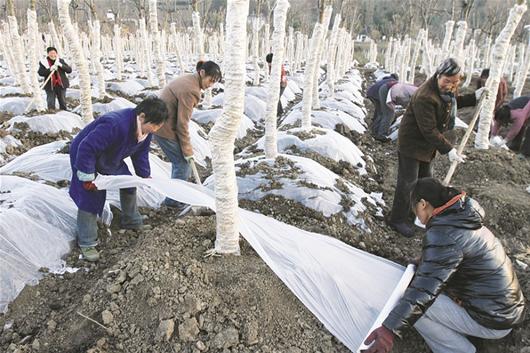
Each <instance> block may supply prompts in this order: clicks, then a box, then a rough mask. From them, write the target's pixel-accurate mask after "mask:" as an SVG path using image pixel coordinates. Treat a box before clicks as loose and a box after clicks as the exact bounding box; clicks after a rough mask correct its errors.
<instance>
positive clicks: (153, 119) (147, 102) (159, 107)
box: [134, 96, 169, 125]
mask: <svg viewBox="0 0 530 353" xmlns="http://www.w3.org/2000/svg"><path fill="white" fill-rule="evenodd" d="M134 112H135V113H136V115H140V114H141V113H144V114H145V120H144V122H145V123H152V124H154V125H160V124H162V123H165V122H166V120H167V118H168V116H169V113H168V111H167V106H166V103H164V101H163V100H162V99H160V98H158V97H154V96H151V97H147V98H146V99H144V100H143V101H141V102H140V103H139V104H138V105H137V106H136V108H134Z"/></svg>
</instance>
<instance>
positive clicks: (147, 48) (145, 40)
mask: <svg viewBox="0 0 530 353" xmlns="http://www.w3.org/2000/svg"><path fill="white" fill-rule="evenodd" d="M140 33H141V34H142V51H143V53H144V60H145V70H146V73H147V81H148V82H149V87H155V80H154V77H153V73H152V72H151V68H152V59H151V41H150V40H149V33H147V28H146V25H145V19H144V18H140Z"/></svg>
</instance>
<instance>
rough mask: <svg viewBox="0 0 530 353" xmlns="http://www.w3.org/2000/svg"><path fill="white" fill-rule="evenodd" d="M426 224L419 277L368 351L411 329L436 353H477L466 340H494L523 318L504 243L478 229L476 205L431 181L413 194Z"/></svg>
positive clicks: (384, 348) (386, 348)
mask: <svg viewBox="0 0 530 353" xmlns="http://www.w3.org/2000/svg"><path fill="white" fill-rule="evenodd" d="M410 199H411V201H410V202H411V205H412V209H413V210H414V213H415V214H416V215H417V216H418V218H419V220H420V221H421V223H423V224H425V225H426V227H427V232H426V234H425V237H424V240H423V250H422V255H421V258H420V260H419V263H418V265H417V269H416V274H415V275H414V278H413V279H412V281H411V283H410V284H409V286H408V288H407V289H406V291H405V293H404V295H403V297H402V298H401V299H400V300H399V301H398V303H397V305H396V306H395V307H394V308H393V309H392V311H391V312H390V313H389V314H388V316H387V317H386V319H385V320H384V321H383V324H382V326H380V327H378V328H377V329H375V330H374V331H373V332H371V333H370V335H369V336H368V337H367V339H366V341H365V344H367V345H370V344H371V346H370V347H369V348H368V349H367V350H366V351H365V352H368V353H376V352H377V353H387V352H390V351H391V349H392V345H393V340H394V337H395V336H400V335H401V333H402V331H403V330H404V329H405V328H406V327H409V326H414V328H415V329H416V330H417V331H418V332H419V333H420V334H421V335H422V336H423V338H424V339H425V342H426V343H427V345H428V346H429V347H430V349H431V350H432V352H433V353H474V352H475V347H474V346H473V344H472V343H471V342H470V341H469V340H468V339H467V337H466V336H474V337H479V338H482V339H499V338H502V337H505V336H506V335H508V334H509V333H510V331H511V330H512V328H513V327H514V326H516V325H518V324H520V323H522V322H523V321H524V316H525V298H524V296H523V293H522V291H521V288H520V286H519V282H518V280H517V275H516V273H515V271H514V268H513V265H512V262H511V261H510V258H509V257H508V256H507V255H506V252H505V251H504V249H503V246H502V243H501V242H500V240H499V239H497V238H496V237H495V236H494V235H493V234H492V233H491V231H490V230H489V229H488V228H486V227H485V226H484V225H483V219H484V210H483V209H482V208H481V207H480V206H479V204H478V203H477V202H476V201H475V200H473V199H472V198H470V197H469V196H467V195H466V193H465V192H461V191H459V190H457V189H454V188H452V187H446V186H444V185H442V184H441V183H440V182H439V181H438V180H436V179H434V178H422V179H419V180H418V181H417V182H416V183H415V184H414V185H413V187H412V192H411V194H410Z"/></svg>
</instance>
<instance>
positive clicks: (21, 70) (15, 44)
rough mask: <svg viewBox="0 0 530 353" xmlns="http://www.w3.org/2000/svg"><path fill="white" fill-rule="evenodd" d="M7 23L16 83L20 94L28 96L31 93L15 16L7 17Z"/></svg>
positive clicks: (24, 53) (24, 54)
mask: <svg viewBox="0 0 530 353" xmlns="http://www.w3.org/2000/svg"><path fill="white" fill-rule="evenodd" d="M7 21H8V23H9V33H10V35H11V50H12V51H13V57H14V58H15V60H14V64H15V69H16V75H17V82H18V84H19V85H20V88H21V89H22V92H24V93H26V94H29V93H32V90H31V87H30V86H29V81H28V73H27V72H26V64H25V58H26V57H27V56H26V52H25V50H24V47H23V42H22V38H21V37H20V35H19V34H18V23H17V18H16V17H15V16H7Z"/></svg>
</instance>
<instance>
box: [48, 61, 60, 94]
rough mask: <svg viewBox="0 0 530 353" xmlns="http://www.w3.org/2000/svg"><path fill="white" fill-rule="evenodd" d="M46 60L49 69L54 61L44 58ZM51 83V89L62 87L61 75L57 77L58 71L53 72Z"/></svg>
mask: <svg viewBox="0 0 530 353" xmlns="http://www.w3.org/2000/svg"><path fill="white" fill-rule="evenodd" d="M46 59H48V65H50V67H51V66H52V65H53V64H54V61H53V60H52V59H50V58H46ZM51 81H52V88H53V87H57V86H61V87H63V81H62V80H61V75H59V69H57V70H56V71H54V72H53V75H52V78H51Z"/></svg>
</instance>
